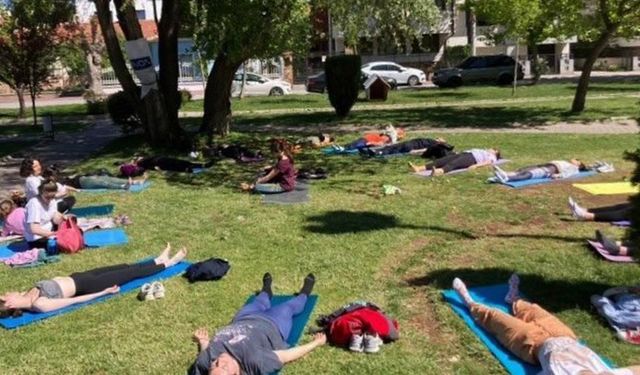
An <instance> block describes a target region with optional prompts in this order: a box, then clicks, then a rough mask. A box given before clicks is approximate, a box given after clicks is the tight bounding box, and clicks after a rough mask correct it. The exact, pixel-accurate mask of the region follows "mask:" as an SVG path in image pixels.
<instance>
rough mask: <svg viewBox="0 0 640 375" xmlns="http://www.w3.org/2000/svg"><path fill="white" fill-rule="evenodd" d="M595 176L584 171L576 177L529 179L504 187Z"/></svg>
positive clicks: (517, 186) (515, 187)
mask: <svg viewBox="0 0 640 375" xmlns="http://www.w3.org/2000/svg"><path fill="white" fill-rule="evenodd" d="M597 174H598V172H595V171H585V172H580V173H578V174H577V175H575V176H573V177H569V178H563V179H553V178H533V179H530V180H522V181H510V182H507V183H506V184H504V185H506V186H509V187H512V188H514V189H520V188H523V187H525V186H531V185H540V184H547V183H549V182H554V181H564V180H578V179H581V178H585V177H590V176H595V175H597ZM495 182H498V181H495Z"/></svg>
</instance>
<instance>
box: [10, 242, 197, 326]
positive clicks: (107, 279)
mask: <svg viewBox="0 0 640 375" xmlns="http://www.w3.org/2000/svg"><path fill="white" fill-rule="evenodd" d="M170 251H171V246H170V245H169V244H167V247H166V248H165V249H164V250H163V251H162V252H161V253H160V255H158V256H157V257H156V258H155V259H152V260H149V261H146V262H141V263H133V264H118V265H114V266H107V267H101V268H96V269H93V270H89V271H84V272H76V273H72V274H71V275H69V276H65V277H54V278H53V279H50V280H42V281H38V282H37V283H36V285H35V287H33V288H31V289H29V290H28V291H26V292H23V293H20V292H8V293H5V294H3V295H2V296H0V311H3V312H5V314H7V315H10V316H16V315H19V314H20V312H21V311H24V310H27V311H34V312H49V311H54V310H58V309H62V308H64V307H67V306H71V305H75V304H78V303H83V302H87V301H91V300H94V299H96V298H99V297H102V296H104V295H107V294H115V293H118V292H119V291H120V285H122V284H125V283H128V282H129V281H132V280H135V279H139V278H143V277H147V276H151V275H155V274H157V273H159V272H162V271H163V270H164V269H166V268H169V267H172V266H174V265H176V264H178V263H180V261H182V260H183V259H184V258H185V257H186V256H187V250H186V249H185V248H184V247H183V248H182V249H180V251H178V252H177V253H176V254H175V255H174V256H173V257H169V252H170ZM16 311H17V313H16Z"/></svg>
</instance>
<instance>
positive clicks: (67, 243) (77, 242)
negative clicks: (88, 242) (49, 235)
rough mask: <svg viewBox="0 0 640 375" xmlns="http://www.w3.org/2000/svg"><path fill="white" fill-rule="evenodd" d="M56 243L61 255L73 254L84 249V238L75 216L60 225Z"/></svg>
mask: <svg viewBox="0 0 640 375" xmlns="http://www.w3.org/2000/svg"><path fill="white" fill-rule="evenodd" d="M56 242H57V245H58V250H59V251H60V252H61V253H67V254H73V253H77V252H78V251H80V250H82V248H84V237H83V236H82V230H81V229H80V228H79V227H78V219H76V217H75V216H71V217H70V218H68V219H67V220H65V221H63V222H62V223H60V225H59V226H58V232H56Z"/></svg>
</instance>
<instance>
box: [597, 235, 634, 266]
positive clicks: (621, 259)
mask: <svg viewBox="0 0 640 375" xmlns="http://www.w3.org/2000/svg"><path fill="white" fill-rule="evenodd" d="M587 242H588V243H589V245H591V247H592V248H593V249H594V250H595V251H596V252H597V253H598V254H600V256H602V257H603V258H605V259H606V260H608V261H611V262H617V263H637V262H638V261H637V260H635V259H634V258H633V257H630V256H628V255H613V254H611V253H609V252H608V251H607V250H606V249H605V248H604V246H602V244H601V243H600V242H596V241H591V240H587Z"/></svg>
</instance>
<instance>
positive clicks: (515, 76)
mask: <svg viewBox="0 0 640 375" xmlns="http://www.w3.org/2000/svg"><path fill="white" fill-rule="evenodd" d="M519 49H520V42H519V39H516V53H515V56H513V59H514V60H515V62H516V63H515V65H514V66H513V88H512V89H511V96H514V95H516V87H517V86H518V57H519V56H518V55H519V54H520V51H519Z"/></svg>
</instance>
